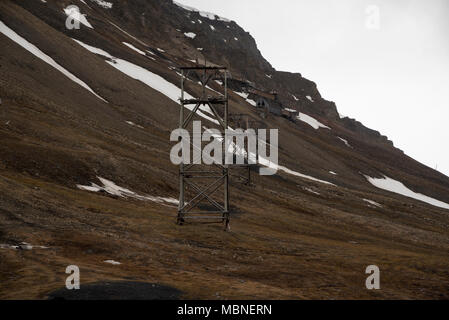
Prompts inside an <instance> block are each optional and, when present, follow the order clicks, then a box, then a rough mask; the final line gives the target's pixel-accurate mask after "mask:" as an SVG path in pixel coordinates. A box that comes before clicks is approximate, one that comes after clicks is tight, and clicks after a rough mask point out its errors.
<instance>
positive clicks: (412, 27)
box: [178, 0, 449, 176]
mask: <svg viewBox="0 0 449 320" xmlns="http://www.w3.org/2000/svg"><path fill="white" fill-rule="evenodd" d="M178 2H180V3H183V4H185V5H189V6H192V7H195V8H197V9H200V10H203V11H210V12H213V13H216V14H218V15H220V16H223V17H226V18H229V19H232V20H234V21H236V22H237V23H238V24H239V25H240V26H241V27H243V28H244V29H245V30H246V31H249V32H250V33H251V35H252V36H253V37H254V38H255V39H256V42H257V45H258V47H259V49H260V51H261V52H262V54H263V56H264V57H265V58H266V59H267V60H268V61H269V62H270V63H271V64H272V65H273V67H274V68H276V69H277V70H283V71H291V72H300V73H301V74H302V75H303V76H304V77H306V78H309V79H311V80H313V81H315V82H316V83H317V85H318V89H319V90H320V92H321V94H322V96H323V97H324V98H326V99H328V100H332V101H335V102H336V104H337V108H338V110H339V112H340V114H342V115H345V116H349V117H351V118H356V119H357V120H359V121H361V122H362V123H364V124H365V125H366V126H368V127H370V128H373V129H376V130H378V131H380V132H381V133H382V134H385V135H387V136H388V137H389V138H390V139H391V140H393V142H394V144H395V146H396V147H398V148H400V149H402V150H404V152H405V153H406V154H408V155H409V156H411V157H413V158H415V159H416V160H418V161H420V162H422V163H424V164H426V165H428V166H429V167H432V168H435V167H436V166H438V170H439V171H441V172H443V173H444V174H446V175H448V176H449V143H448V141H449V1H448V0H295V1H293V0H277V1H273V0H257V1H255V0H248V1H242V0H226V1H221V0H220V1H219V0H178ZM377 12H378V13H379V14H378V17H379V19H377V18H376V16H377ZM377 21H378V22H379V24H377Z"/></svg>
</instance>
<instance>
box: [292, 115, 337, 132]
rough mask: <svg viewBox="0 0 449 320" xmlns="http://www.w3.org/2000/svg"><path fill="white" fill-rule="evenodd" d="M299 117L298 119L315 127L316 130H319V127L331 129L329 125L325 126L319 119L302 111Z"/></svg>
mask: <svg viewBox="0 0 449 320" xmlns="http://www.w3.org/2000/svg"><path fill="white" fill-rule="evenodd" d="M297 118H298V120H301V121H302V122H305V123H307V124H308V125H309V126H311V127H312V128H314V129H315V130H318V129H319V128H325V129H330V128H329V127H328V126H325V125H324V124H322V123H321V122H319V121H318V120H316V119H314V118H312V117H311V116H309V115H307V114H305V113H302V112H300V113H299V115H298V117H297Z"/></svg>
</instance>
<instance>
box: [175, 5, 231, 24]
mask: <svg viewBox="0 0 449 320" xmlns="http://www.w3.org/2000/svg"><path fill="white" fill-rule="evenodd" d="M173 4H175V5H177V6H178V7H181V8H183V9H184V10H187V11H191V12H198V13H199V14H200V16H202V17H203V18H207V19H210V20H219V21H224V22H231V20H229V19H226V18H223V17H220V16H218V15H216V14H215V13H211V12H206V11H200V10H198V9H196V8H193V7H189V6H186V5H184V4H182V3H179V2H177V1H173Z"/></svg>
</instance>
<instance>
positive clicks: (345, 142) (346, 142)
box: [337, 137, 352, 148]
mask: <svg viewBox="0 0 449 320" xmlns="http://www.w3.org/2000/svg"><path fill="white" fill-rule="evenodd" d="M337 138H338V139H340V140H341V141H343V142H344V144H345V145H346V146H347V147H349V148H352V146H351V145H350V144H349V142H348V140H346V139H343V138H340V137H337Z"/></svg>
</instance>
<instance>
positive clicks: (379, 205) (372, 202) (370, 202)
mask: <svg viewBox="0 0 449 320" xmlns="http://www.w3.org/2000/svg"><path fill="white" fill-rule="evenodd" d="M362 200H363V201H365V202H367V203H369V204H371V205H373V206H375V207H379V208H382V205H381V204H380V203H377V202H376V201H373V200H369V199H362Z"/></svg>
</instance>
